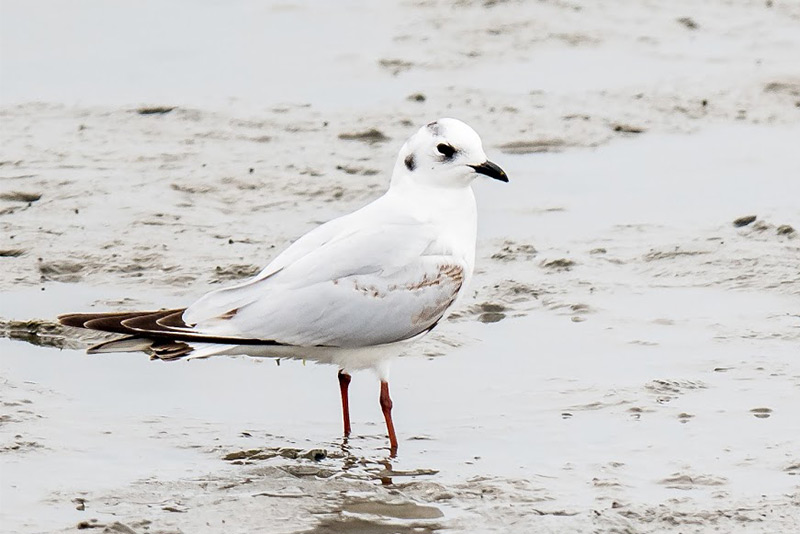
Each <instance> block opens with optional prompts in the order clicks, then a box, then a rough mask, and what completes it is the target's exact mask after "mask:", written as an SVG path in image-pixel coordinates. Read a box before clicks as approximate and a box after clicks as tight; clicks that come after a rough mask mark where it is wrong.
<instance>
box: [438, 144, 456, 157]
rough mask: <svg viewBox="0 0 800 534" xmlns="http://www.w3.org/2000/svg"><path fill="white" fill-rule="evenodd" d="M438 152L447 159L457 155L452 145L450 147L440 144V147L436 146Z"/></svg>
mask: <svg viewBox="0 0 800 534" xmlns="http://www.w3.org/2000/svg"><path fill="white" fill-rule="evenodd" d="M436 150H438V151H439V154H441V155H442V156H444V157H445V158H447V159H450V158H452V157H453V156H454V155H455V153H456V149H455V148H453V146H452V145H448V144H445V143H439V144H438V145H436Z"/></svg>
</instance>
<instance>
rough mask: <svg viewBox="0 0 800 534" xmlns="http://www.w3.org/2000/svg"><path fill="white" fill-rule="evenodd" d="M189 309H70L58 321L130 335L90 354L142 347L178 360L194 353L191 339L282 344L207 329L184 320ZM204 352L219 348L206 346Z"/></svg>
mask: <svg viewBox="0 0 800 534" xmlns="http://www.w3.org/2000/svg"><path fill="white" fill-rule="evenodd" d="M185 310H186V308H176V309H171V310H160V311H142V312H111V313H70V314H66V315H60V316H59V317H58V321H59V322H60V323H61V324H62V325H64V326H72V327H75V328H87V329H89V330H100V331H102V332H111V333H114V334H127V337H124V338H120V339H116V340H112V341H107V342H105V343H100V344H99V345H95V346H93V347H90V348H89V349H88V350H87V352H88V353H89V354H102V353H109V352H138V351H141V352H145V353H147V354H150V356H151V358H157V359H161V360H175V359H179V358H183V357H184V356H187V355H189V354H191V353H192V351H193V350H194V349H193V346H192V344H190V342H194V344H196V343H202V344H203V345H204V346H214V345H217V346H219V347H229V346H234V345H280V344H281V343H278V342H276V341H272V340H268V339H250V338H239V337H235V336H230V337H226V336H219V335H210V334H206V333H203V332H201V331H198V330H195V329H194V328H192V327H191V326H189V325H187V324H186V323H185V322H184V320H183V312H184V311H185ZM220 350H223V349H220ZM204 352H209V353H213V352H216V351H214V350H210V349H206V350H205V351H204ZM209 355H210V354H209Z"/></svg>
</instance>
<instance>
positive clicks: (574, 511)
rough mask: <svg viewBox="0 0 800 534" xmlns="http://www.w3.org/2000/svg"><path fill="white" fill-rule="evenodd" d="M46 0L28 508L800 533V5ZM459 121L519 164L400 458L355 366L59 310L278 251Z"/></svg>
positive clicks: (15, 336) (9, 367)
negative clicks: (99, 348)
mask: <svg viewBox="0 0 800 534" xmlns="http://www.w3.org/2000/svg"><path fill="white" fill-rule="evenodd" d="M41 5H42V4H39V3H37V4H36V5H34V4H31V3H29V2H15V1H6V2H4V3H3V6H2V8H1V9H2V16H0V39H2V43H0V44H1V45H2V48H3V54H2V56H1V57H0V61H2V72H3V76H0V105H1V106H2V108H0V334H1V335H2V336H4V337H3V338H2V339H0V402H2V412H0V475H1V476H0V526H2V530H4V531H9V532H25V533H33V532H54V531H62V532H77V531H78V530H83V531H85V529H86V528H93V529H95V530H94V531H106V532H127V533H130V532H131V531H133V532H138V533H144V532H151V533H168V532H170V533H174V532H178V531H181V532H243V533H244V532H254V531H266V532H286V533H296V532H313V533H318V534H321V533H331V532H379V533H389V532H402V533H406V532H408V533H411V532H416V533H419V532H425V533H428V532H441V531H453V532H487V531H496V532H525V533H527V532H574V531H580V532H587V531H600V532H611V531H614V532H637V533H638V532H700V533H705V532H711V531H726V532H747V533H751V532H791V531H794V530H796V529H797V524H798V522H800V515H798V510H800V483H798V480H800V479H798V476H800V456H799V455H798V452H797V451H798V450H800V447H799V446H798V440H797V436H798V434H799V432H798V431H799V430H800V428H798V424H799V423H798V421H800V414H799V413H798V409H799V408H798V407H800V398H798V395H799V393H798V392H800V373H799V372H798V360H797V358H798V354H800V349H798V347H800V328H799V325H800V322H799V321H800V308H799V307H798V302H799V301H798V297H799V296H800V269H799V268H798V265H800V245H799V244H798V234H797V231H798V230H800V207H799V206H800V204H798V202H797V200H796V199H797V198H800V189H798V188H800V181H798V180H797V176H800V157H798V153H797V149H796V146H797V139H798V138H800V130H798V124H800V115H799V114H798V113H800V102H798V97H799V96H800V84H799V83H798V79H799V78H798V76H800V72H798V64H797V57H796V56H797V54H796V51H797V49H798V46H800V41H799V40H798V39H800V31H798V21H800V10H798V6H797V5H796V4H794V3H791V2H779V1H776V2H767V3H765V2H763V1H761V0H753V1H742V2H737V3H735V5H734V4H732V3H730V2H704V3H702V5H700V4H698V3H697V2H662V3H658V2H648V3H636V4H635V5H634V4H630V5H626V6H624V8H623V7H620V5H619V3H618V2H608V1H596V2H592V3H584V4H581V5H578V4H575V3H570V2H536V3H516V2H457V3H449V2H409V3H401V4H396V5H391V6H389V5H387V4H385V3H382V4H379V3H374V2H373V3H369V2H359V1H353V2H347V3H345V4H342V3H338V4H337V7H332V6H321V5H319V4H318V3H312V2H302V1H298V2H281V3H267V4H261V3H259V4H256V3H253V2H249V1H247V0H243V1H241V2H234V3H226V4H225V5H224V6H223V4H198V3H195V2H192V3H191V5H189V3H187V4H186V5H183V4H182V3H180V2H176V3H171V4H170V5H162V3H153V2H144V3H142V2H137V3H135V5H134V4H133V3H131V4H130V5H128V4H126V3H124V2H123V3H118V5H115V7H114V9H111V8H109V7H108V6H107V5H106V4H105V3H103V2H95V1H93V0H86V1H81V2H77V3H71V4H70V6H69V9H66V8H64V6H60V5H57V3H52V4H48V5H47V9H42V8H41ZM54 43H55V44H54ZM98 43H102V46H98ZM331 43H335V46H332V45H331ZM364 43H369V46H366V47H365V46H364ZM328 45H331V46H328ZM276 50H277V51H280V53H275V51H276ZM173 107H174V109H173ZM158 108H160V109H158ZM159 111H160V112H159ZM447 115H450V116H456V117H459V118H462V119H464V120H466V121H467V122H468V123H470V124H472V125H473V126H474V127H475V128H476V130H478V131H479V132H480V133H481V136H482V138H483V139H484V143H485V146H486V149H487V153H488V154H490V157H492V159H494V160H496V161H498V162H499V163H501V164H502V166H503V167H504V168H506V170H507V171H508V172H509V175H510V176H511V178H512V181H511V183H510V184H507V185H505V186H500V185H498V184H489V183H477V184H476V186H475V187H476V190H477V196H478V201H479V202H478V204H479V210H480V228H479V231H480V238H479V243H478V256H479V257H478V262H477V265H478V266H477V272H476V276H475V279H474V282H473V290H474V292H473V294H472V295H470V297H469V298H468V299H466V300H465V301H464V302H463V303H462V305H461V306H460V308H459V309H458V310H456V311H455V313H454V314H453V316H452V318H451V320H449V321H447V322H446V323H445V324H443V325H441V327H440V328H439V329H437V331H436V332H435V333H434V334H433V335H432V336H430V337H429V338H428V339H426V340H424V341H422V342H421V343H419V344H417V345H416V346H415V347H414V349H413V350H410V351H409V354H407V355H405V356H404V357H402V358H400V359H399V360H398V361H397V362H396V363H395V365H394V368H393V374H392V392H393V397H394V399H395V406H396V408H395V417H396V423H397V427H398V431H399V434H400V439H401V444H400V454H399V457H398V458H396V459H393V460H391V461H390V460H389V459H388V451H387V449H386V447H387V442H386V438H385V436H384V434H383V432H384V429H383V424H382V422H381V414H380V410H379V408H378V403H377V383H376V381H375V379H374V377H372V376H370V375H369V374H360V375H356V376H355V377H354V380H353V383H352V386H351V390H352V412H353V414H352V415H353V423H354V424H353V426H354V435H353V437H352V438H351V439H350V440H349V441H348V442H346V443H345V442H343V441H342V439H341V438H340V437H339V436H340V413H339V400H338V389H337V387H336V380H335V378H334V376H335V375H334V374H335V369H327V368H323V367H316V366H314V365H311V364H309V365H305V366H304V365H302V364H301V363H298V362H281V364H280V366H278V365H277V364H276V362H275V361H272V360H253V359H247V358H236V359H231V358H223V359H212V360H205V361H195V362H174V363H171V364H167V363H163V362H149V361H147V360H146V358H144V357H143V356H141V355H127V354H124V355H114V356H105V357H90V356H87V355H85V354H84V353H83V351H82V348H83V347H85V346H86V345H87V344H89V343H92V342H94V341H97V340H98V338H97V337H96V336H91V335H85V334H78V333H77V332H75V331H67V330H64V329H60V328H58V327H57V326H55V325H54V324H53V318H54V317H55V316H56V315H57V314H59V313H62V312H66V311H78V310H100V309H103V310H105V309H123V308H137V309H138V308H148V307H159V306H178V305H181V304H185V303H186V302H188V301H191V300H192V299H193V298H196V297H197V296H198V295H199V294H202V293H203V292H205V291H206V290H208V289H211V288H216V287H220V285H221V284H227V283H231V282H233V281H235V280H238V279H241V278H243V277H246V276H247V275H248V274H250V273H252V272H254V271H255V270H256V269H258V268H259V266H262V265H264V264H265V263H266V262H267V261H268V260H269V259H270V258H271V257H273V256H274V255H275V254H276V252H277V251H278V250H280V249H281V248H282V247H283V246H285V244H286V243H287V242H288V241H291V240H292V239H295V238H296V237H297V236H298V235H300V234H302V233H303V232H305V231H307V230H308V229H310V228H312V227H313V226H314V225H316V224H318V223H319V222H321V221H324V220H326V219H329V218H331V217H334V216H337V215H339V214H341V213H345V212H348V211H351V210H352V209H354V208H356V207H358V206H360V205H363V204H364V203H365V202H368V201H369V200H370V199H372V198H375V197H376V196H377V195H378V194H380V192H381V191H382V190H383V189H384V188H385V185H386V182H387V179H388V175H387V173H388V171H389V169H391V164H392V162H393V159H394V157H395V154H396V151H397V148H398V147H399V146H400V144H401V143H402V141H403V140H404V139H405V138H406V137H407V136H408V135H409V133H410V132H411V131H412V130H413V129H414V128H415V127H416V126H417V125H418V124H424V123H425V122H427V121H430V120H431V119H433V118H436V117H440V116H447ZM373 128H374V129H377V130H378V131H379V134H380V135H376V134H374V133H373V134H372V135H371V136H370V135H367V133H368V132H369V131H370V130H371V129H373ZM386 138H388V139H386ZM381 139H383V140H381ZM745 216H751V218H745V219H742V217H745ZM737 220H738V221H739V223H738V224H739V226H737V225H735V224H734V221H737ZM154 244H155V245H154ZM79 526H80V527H81V528H79Z"/></svg>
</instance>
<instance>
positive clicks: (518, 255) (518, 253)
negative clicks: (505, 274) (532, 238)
mask: <svg viewBox="0 0 800 534" xmlns="http://www.w3.org/2000/svg"><path fill="white" fill-rule="evenodd" d="M536 254H537V251H536V248H535V247H534V246H533V245H528V244H525V243H515V242H514V241H511V240H507V241H504V242H503V246H502V247H501V248H500V250H499V251H497V252H495V253H494V254H492V259H493V260H499V261H513V260H531V259H533V257H534V256H536Z"/></svg>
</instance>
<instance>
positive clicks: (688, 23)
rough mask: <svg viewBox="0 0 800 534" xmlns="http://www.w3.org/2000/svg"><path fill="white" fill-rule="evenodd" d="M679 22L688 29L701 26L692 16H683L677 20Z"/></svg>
mask: <svg viewBox="0 0 800 534" xmlns="http://www.w3.org/2000/svg"><path fill="white" fill-rule="evenodd" d="M677 22H678V24H681V25H682V26H683V27H684V28H686V29H687V30H696V29H698V28H699V27H700V25H699V24H697V23H696V22H695V21H694V19H693V18H692V17H681V18H679V19H678V20H677Z"/></svg>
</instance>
